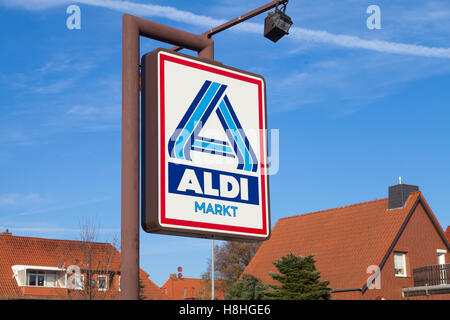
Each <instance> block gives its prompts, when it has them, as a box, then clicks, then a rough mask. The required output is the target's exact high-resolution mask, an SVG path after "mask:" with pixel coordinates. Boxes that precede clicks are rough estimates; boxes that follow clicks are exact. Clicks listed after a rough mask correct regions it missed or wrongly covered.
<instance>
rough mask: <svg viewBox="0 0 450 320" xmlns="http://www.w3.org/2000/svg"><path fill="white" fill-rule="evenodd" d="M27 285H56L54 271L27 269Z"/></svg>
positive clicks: (52, 286)
mask: <svg viewBox="0 0 450 320" xmlns="http://www.w3.org/2000/svg"><path fill="white" fill-rule="evenodd" d="M27 286H30V287H51V288H54V287H56V271H44V270H27Z"/></svg>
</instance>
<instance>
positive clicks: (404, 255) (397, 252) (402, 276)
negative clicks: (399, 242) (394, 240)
mask: <svg viewBox="0 0 450 320" xmlns="http://www.w3.org/2000/svg"><path fill="white" fill-rule="evenodd" d="M398 255H401V256H402V264H403V270H404V274H399V273H397V271H396V270H397V269H398V268H396V267H397V266H396V264H395V260H396V259H395V256H398ZM393 257H394V275H395V277H398V278H406V277H408V267H407V264H406V252H401V251H395V252H394V256H393Z"/></svg>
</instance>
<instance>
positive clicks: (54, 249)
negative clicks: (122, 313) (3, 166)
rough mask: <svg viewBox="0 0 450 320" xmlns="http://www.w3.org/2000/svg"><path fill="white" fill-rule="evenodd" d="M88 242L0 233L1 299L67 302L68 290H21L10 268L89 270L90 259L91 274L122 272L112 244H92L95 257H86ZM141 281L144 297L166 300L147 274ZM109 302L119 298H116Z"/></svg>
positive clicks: (115, 295) (113, 295)
mask: <svg viewBox="0 0 450 320" xmlns="http://www.w3.org/2000/svg"><path fill="white" fill-rule="evenodd" d="M86 248H87V247H86V242H82V241H72V240H54V239H42V238H32V237H19V236H13V235H11V234H10V233H0V297H34V298H59V299H64V298H67V297H68V296H67V290H66V289H59V288H41V287H34V288H33V287H26V286H24V287H22V286H21V287H19V285H18V283H17V281H16V279H15V278H14V273H13V270H12V269H11V267H12V266H13V265H25V266H41V267H54V268H61V269H64V268H67V267H68V266H70V265H77V266H78V267H80V268H81V269H83V268H87V263H88V257H91V259H92V260H91V261H92V262H91V265H92V266H91V268H90V269H91V270H92V269H93V270H103V271H106V270H107V271H111V272H115V274H116V275H117V276H118V272H119V270H120V253H119V252H118V251H117V250H116V248H114V246H112V245H111V244H109V243H98V242H91V243H89V248H92V253H91V254H87V250H88V249H86ZM140 279H141V282H142V284H143V285H144V286H145V287H144V289H143V294H144V296H146V297H147V299H167V298H168V297H167V296H165V295H164V294H162V293H161V291H160V290H159V288H158V286H156V284H154V283H153V282H152V281H151V280H150V279H149V278H148V275H147V273H145V272H144V271H143V270H141V272H140ZM107 298H119V293H118V291H117V288H116V292H115V294H113V293H112V291H111V294H109V296H108V297H107Z"/></svg>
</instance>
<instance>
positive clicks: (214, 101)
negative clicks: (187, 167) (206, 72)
mask: <svg viewBox="0 0 450 320" xmlns="http://www.w3.org/2000/svg"><path fill="white" fill-rule="evenodd" d="M215 84H217V85H220V84H219V83H216V82H213V84H212V85H211V86H213V85H215ZM226 88H227V86H226V85H220V88H219V90H217V92H216V94H215V95H214V98H213V99H212V101H211V102H210V103H209V105H208V108H207V109H206V110H205V112H204V113H203V115H202V117H201V118H200V121H198V122H196V123H194V124H195V128H194V132H193V134H191V136H190V137H189V141H187V142H186V144H185V146H184V155H185V159H187V160H191V156H190V150H191V147H192V143H193V142H194V139H196V138H197V137H198V135H199V134H200V131H201V129H202V127H203V124H204V123H206V121H207V120H208V118H209V116H210V115H211V112H212V111H213V110H214V108H215V107H216V105H217V102H218V101H219V99H220V98H221V97H222V95H223V93H224V91H225V89H226Z"/></svg>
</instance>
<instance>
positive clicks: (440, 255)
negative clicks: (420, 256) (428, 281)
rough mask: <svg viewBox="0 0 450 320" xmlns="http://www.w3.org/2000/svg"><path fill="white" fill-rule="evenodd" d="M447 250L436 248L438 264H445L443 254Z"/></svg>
mask: <svg viewBox="0 0 450 320" xmlns="http://www.w3.org/2000/svg"><path fill="white" fill-rule="evenodd" d="M446 253H447V250H443V249H437V256H438V264H445V254H446Z"/></svg>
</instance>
